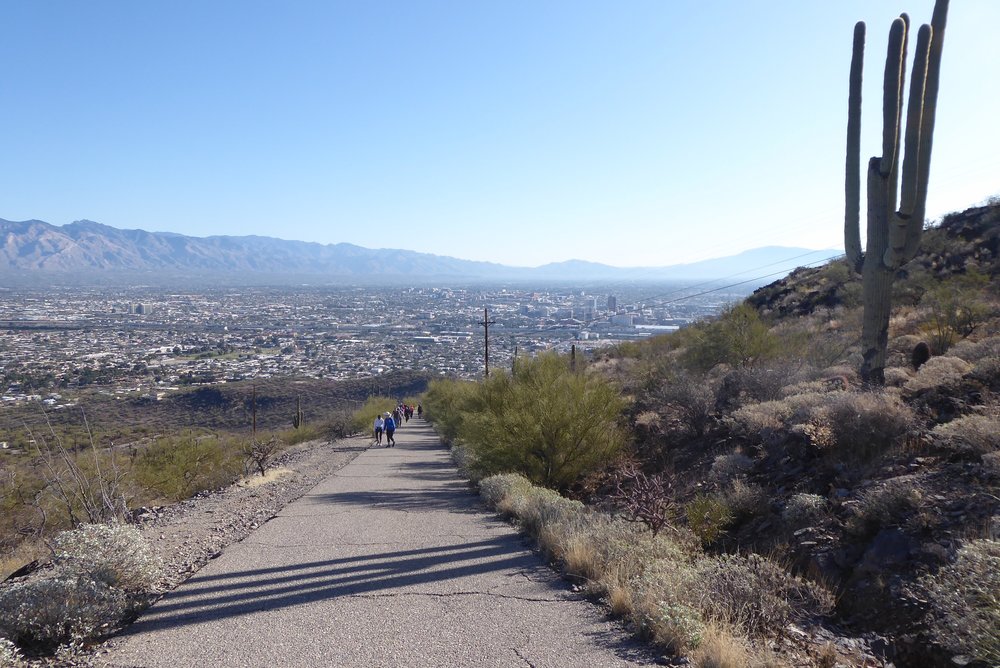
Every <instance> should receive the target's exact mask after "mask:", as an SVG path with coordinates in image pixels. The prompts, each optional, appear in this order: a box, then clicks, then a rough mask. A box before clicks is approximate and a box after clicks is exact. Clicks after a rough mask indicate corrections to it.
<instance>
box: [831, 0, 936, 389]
mask: <svg viewBox="0 0 1000 668" xmlns="http://www.w3.org/2000/svg"><path fill="white" fill-rule="evenodd" d="M947 18H948V0H936V1H935V3H934V15H933V17H932V19H931V24H930V25H927V24H924V25H922V26H920V30H919V32H918V33H917V47H916V54H915V55H914V58H913V73H912V75H911V77H910V91H909V100H908V101H907V104H906V128H905V136H904V135H903V132H902V130H903V128H902V112H903V90H904V88H905V79H906V47H907V42H908V40H909V32H910V19H909V17H908V16H907V15H906V14H902V15H900V17H899V18H897V19H896V20H895V21H893V22H892V28H891V29H890V31H889V50H888V54H887V55H886V60H885V80H884V82H883V92H882V95H883V97H882V155H881V156H876V157H874V158H872V159H871V160H869V161H868V240H867V245H866V247H865V249H864V251H862V250H861V229H860V207H861V164H860V163H861V72H862V64H863V62H864V50H865V24H864V21H859V22H858V23H857V25H855V26H854V53H853V55H852V57H851V75H850V77H851V83H850V94H849V98H848V112H847V181H846V195H847V208H846V214H845V216H844V248H845V250H846V252H847V260H848V262H850V264H851V265H852V266H853V267H854V269H855V270H856V271H858V272H860V273H861V277H862V293H863V297H864V320H863V324H862V331H861V348H862V355H863V359H864V361H863V362H862V364H861V377H862V379H863V380H864V381H865V382H866V383H870V384H874V385H884V384H885V359H886V348H887V345H888V340H889V310H890V307H891V295H892V282H893V278H894V277H895V274H896V271H897V270H898V269H899V268H900V267H901V266H902V265H903V264H904V263H906V262H909V261H910V260H912V259H913V256H914V255H915V254H916V252H917V246H918V244H919V243H920V235H921V233H922V232H923V227H924V212H925V206H926V204H927V181H928V176H929V174H930V164H931V143H932V138H933V134H934V115H935V112H936V110H937V94H938V83H939V76H940V72H941V48H942V46H943V45H944V29H945V23H946V22H947ZM901 137H902V140H903V144H904V152H903V156H902V178H900V140H901ZM897 187H898V190H899V192H898V195H899V202H898V208H897Z"/></svg>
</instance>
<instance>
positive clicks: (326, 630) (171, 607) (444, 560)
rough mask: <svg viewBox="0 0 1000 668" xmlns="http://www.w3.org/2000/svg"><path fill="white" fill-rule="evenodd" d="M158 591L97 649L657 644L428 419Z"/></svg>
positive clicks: (496, 659) (289, 657) (495, 653)
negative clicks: (531, 541) (538, 548)
mask: <svg viewBox="0 0 1000 668" xmlns="http://www.w3.org/2000/svg"><path fill="white" fill-rule="evenodd" d="M396 442H397V445H396V447H394V448H385V447H372V448H370V449H368V450H367V451H365V452H364V453H362V454H361V455H360V456H358V457H357V458H356V459H355V460H354V461H353V462H351V463H350V464H348V465H347V466H345V467H344V468H342V469H340V470H339V471H338V472H337V473H336V474H334V475H333V476H331V477H329V478H327V479H326V480H324V481H323V482H321V483H320V484H319V485H317V486H316V487H315V488H314V489H313V490H312V491H311V492H309V493H308V494H306V495H304V496H303V497H301V498H300V499H298V500H297V501H295V502H293V503H291V504H289V505H288V506H286V507H285V508H284V509H283V510H282V511H281V512H280V513H279V514H278V515H276V516H275V517H274V518H273V519H272V520H271V521H269V522H267V523H265V524H264V525H263V526H262V527H260V528H259V529H257V530H256V531H254V532H253V533H252V534H250V536H249V537H248V538H247V539H246V540H244V541H243V542H241V543H237V544H235V545H232V546H230V547H228V548H226V550H225V551H224V552H223V554H222V555H221V556H220V557H219V558H217V559H215V560H214V561H212V562H210V563H209V564H208V565H206V566H205V567H204V568H202V569H201V570H200V571H199V572H198V573H196V574H195V575H194V576H193V577H191V578H190V579H189V580H188V581H187V582H185V583H184V584H182V585H181V586H180V587H178V588H177V589H175V590H174V591H173V592H171V593H169V594H167V595H166V596H164V597H163V598H162V599H161V600H160V601H158V602H157V603H156V604H155V605H154V606H152V607H151V608H150V609H149V610H147V611H146V612H145V613H144V614H143V615H142V617H140V618H139V620H138V621H136V622H135V623H134V624H132V625H131V626H130V627H129V628H128V630H127V631H126V632H125V633H124V634H123V635H122V636H121V637H120V638H118V639H116V640H114V641H112V642H111V643H110V651H109V653H107V654H105V655H103V657H102V658H101V660H100V664H101V665H104V666H109V667H111V666H114V667H116V668H117V667H124V666H130V667H135V666H142V667H144V668H146V667H148V668H154V667H161V666H162V667H171V668H172V667H177V666H185V667H186V666H210V667H212V668H225V667H229V666H309V667H316V666H352V667H359V668H363V667H369V666H372V667H374V666H378V667H394V666H413V667H418V666H419V667H421V668H426V667H431V666H449V667H451V666H496V667H507V666H510V667H512V668H513V667H517V668H525V667H527V666H535V667H538V668H542V667H548V666H552V667H564V666H565V667H567V668H569V667H572V668H577V667H580V666H586V667H589V668H598V667H603V666H608V667H618V666H644V665H651V664H652V663H653V659H654V655H653V654H652V653H650V652H649V651H648V650H647V649H646V648H645V647H644V646H643V645H642V644H640V643H638V642H636V641H634V640H632V639H631V638H629V636H628V635H627V634H626V633H625V632H624V631H623V630H622V629H621V628H620V627H619V626H618V625H617V624H615V623H613V622H611V621H609V620H608V619H607V618H606V615H605V614H604V613H603V612H602V611H601V610H600V609H599V608H598V607H597V606H595V605H594V604H592V603H591V602H589V601H587V600H585V599H584V598H583V597H582V596H581V595H580V594H577V593H575V592H573V591H572V589H571V587H570V586H569V585H568V584H567V583H566V582H565V581H563V580H562V579H561V578H560V577H559V576H558V574H556V573H554V572H553V571H552V569H551V568H549V567H548V566H546V565H545V564H544V563H543V561H542V560H541V558H540V557H539V556H538V555H537V554H535V553H533V552H532V551H531V550H530V549H529V548H528V547H527V546H526V544H525V541H524V539H523V538H522V537H521V536H519V535H518V533H517V531H516V530H515V529H514V528H513V527H511V526H510V525H508V524H506V523H505V522H502V521H500V520H499V519H497V518H496V517H495V515H493V514H492V513H490V512H489V511H488V510H486V508H485V507H483V506H482V504H481V503H480V501H479V499H478V497H477V496H475V495H474V494H473V493H472V492H470V491H469V488H468V485H467V484H466V483H465V481H463V480H462V479H460V478H459V476H458V473H457V472H456V470H455V467H454V466H453V465H452V463H451V460H450V458H449V455H448V451H447V449H446V448H445V447H444V446H442V445H441V443H440V441H439V440H438V438H437V437H436V435H435V434H434V432H433V430H432V429H431V428H430V427H429V426H428V425H427V424H426V423H424V422H423V421H420V420H411V421H410V422H409V423H408V424H406V425H404V426H403V427H402V428H401V429H399V430H398V431H397V432H396Z"/></svg>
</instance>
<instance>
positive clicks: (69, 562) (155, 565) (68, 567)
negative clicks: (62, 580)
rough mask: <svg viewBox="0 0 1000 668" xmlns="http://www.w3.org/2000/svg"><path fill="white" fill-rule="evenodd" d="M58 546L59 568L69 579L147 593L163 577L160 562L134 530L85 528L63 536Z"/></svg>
mask: <svg viewBox="0 0 1000 668" xmlns="http://www.w3.org/2000/svg"><path fill="white" fill-rule="evenodd" d="M54 542H55V564H56V567H57V569H58V570H59V572H61V573H63V574H64V575H66V576H67V577H77V578H84V579H89V580H94V581H96V582H103V583H104V584H106V585H108V586H110V587H115V588H117V589H121V590H122V591H126V592H143V591H149V590H151V589H152V588H153V587H154V586H155V585H156V583H157V581H158V580H159V579H160V578H161V577H162V575H163V567H162V565H161V563H160V560H159V559H158V558H157V557H156V556H155V555H154V554H153V551H152V550H151V549H150V547H149V543H147V542H146V540H145V539H144V538H143V537H142V534H140V533H139V530H138V529H137V528H136V527H134V526H127V525H122V524H117V525H107V524H85V525H82V526H80V527H78V528H76V529H74V530H72V531H64V532H62V533H60V534H59V535H58V536H56V538H55V541H54Z"/></svg>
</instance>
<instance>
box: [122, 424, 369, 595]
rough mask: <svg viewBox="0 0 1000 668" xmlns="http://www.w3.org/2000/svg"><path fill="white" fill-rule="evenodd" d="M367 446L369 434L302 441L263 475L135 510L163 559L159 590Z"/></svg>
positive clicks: (177, 581) (194, 569)
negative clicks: (162, 572)
mask: <svg viewBox="0 0 1000 668" xmlns="http://www.w3.org/2000/svg"><path fill="white" fill-rule="evenodd" d="M370 444H371V439H369V438H367V437H351V438H346V439H341V440H339V441H334V442H329V441H325V440H316V441H306V442H304V443H300V444H297V445H295V446H292V447H291V448H289V449H287V450H285V451H284V452H283V453H282V454H281V455H280V456H279V457H277V458H276V459H275V463H274V465H273V467H272V469H271V470H270V471H269V474H268V476H267V477H265V478H263V479H262V478H261V477H260V476H251V477H249V478H246V479H244V480H241V481H239V482H237V483H235V484H233V485H230V486H229V487H226V488H224V489H221V490H216V491H211V492H202V493H201V494H198V495H197V496H195V497H193V498H191V499H188V500H186V501H182V502H180V503H177V504H174V505H171V506H163V507H154V508H145V509H142V510H141V511H139V512H138V521H139V523H140V527H141V531H142V534H143V536H144V537H145V538H146V539H147V540H148V541H149V544H150V546H151V547H152V548H153V551H154V553H155V554H156V555H157V556H158V557H160V559H161V560H162V561H163V570H164V578H163V580H162V581H161V583H160V585H159V587H158V589H160V590H161V591H169V590H171V589H173V588H175V587H176V586H177V585H179V584H180V583H182V582H184V581H185V580H186V579H188V578H189V577H190V576H191V575H192V574H194V573H195V572H197V571H198V569H200V568H201V567H202V566H204V565H205V564H206V563H208V562H209V561H210V560H211V559H214V558H215V557H217V556H219V554H221V552H222V550H223V549H224V548H226V547H227V546H229V545H232V544H233V543H237V542H239V541H241V540H243V539H244V538H246V537H247V536H248V535H250V533H251V532H252V531H253V530H254V529H257V528H258V527H260V526H261V525H262V524H264V522H267V521H268V520H269V519H271V518H272V517H274V516H275V515H276V514H277V513H278V512H279V511H280V510H281V509H282V508H284V507H285V506H286V505H288V504H289V503H291V502H292V501H294V500H296V499H298V498H299V497H301V496H302V495H303V494H305V493H306V492H308V491H309V490H311V489H312V488H313V487H315V486H316V484H317V483H319V482H320V481H322V480H323V479H325V478H327V477H329V476H330V475H331V474H333V473H335V472H336V471H339V470H340V469H341V468H343V467H344V466H346V465H347V464H349V463H350V462H351V461H353V460H354V459H355V458H356V457H357V456H358V455H360V454H361V453H362V452H364V451H365V450H366V449H367V448H368V446H369V445H370Z"/></svg>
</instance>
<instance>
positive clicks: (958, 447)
mask: <svg viewBox="0 0 1000 668" xmlns="http://www.w3.org/2000/svg"><path fill="white" fill-rule="evenodd" d="M931 437H932V438H933V439H934V442H935V443H936V444H937V445H938V446H939V447H942V448H944V449H946V450H951V451H953V452H959V453H964V454H972V455H977V456H978V455H984V454H986V453H988V452H994V451H996V450H1000V418H998V417H997V416H995V415H962V416H960V417H957V418H955V419H954V420H952V421H951V422H948V423H946V424H941V425H937V426H936V427H934V429H933V430H931Z"/></svg>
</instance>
